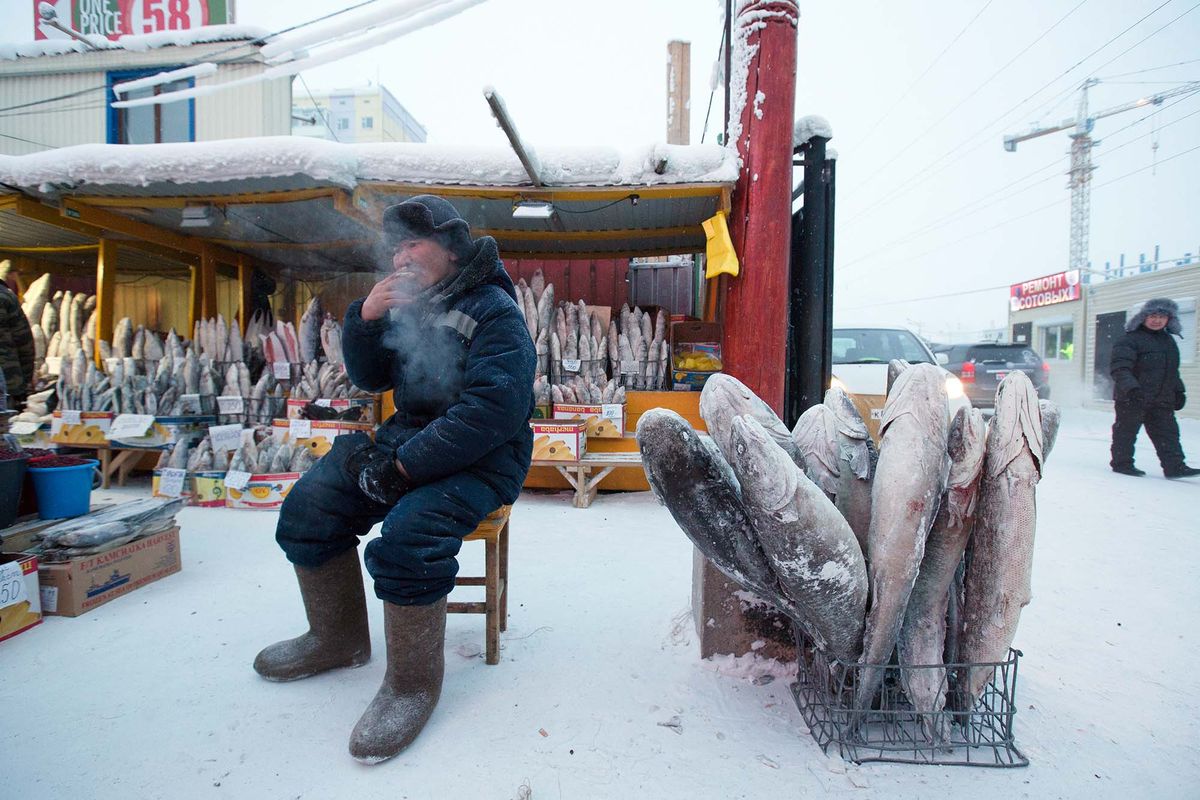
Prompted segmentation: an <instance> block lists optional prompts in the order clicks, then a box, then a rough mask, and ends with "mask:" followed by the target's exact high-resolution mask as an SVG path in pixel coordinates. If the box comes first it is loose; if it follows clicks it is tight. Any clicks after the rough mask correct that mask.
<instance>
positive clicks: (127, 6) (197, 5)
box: [33, 0, 233, 40]
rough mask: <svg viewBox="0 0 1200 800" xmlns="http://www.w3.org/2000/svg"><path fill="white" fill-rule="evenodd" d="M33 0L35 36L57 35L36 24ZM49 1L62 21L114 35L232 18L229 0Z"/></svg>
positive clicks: (186, 27) (94, 33)
mask: <svg viewBox="0 0 1200 800" xmlns="http://www.w3.org/2000/svg"><path fill="white" fill-rule="evenodd" d="M42 2H44V0H34V3H33V7H34V37H35V38H37V39H46V38H60V37H61V36H64V35H65V34H61V33H59V32H58V31H56V30H54V29H53V28H48V27H47V28H43V26H42V25H41V24H39V19H38V15H37V8H38V6H39V5H41V3H42ZM51 5H53V6H55V8H56V10H57V11H58V18H59V19H61V20H63V21H64V22H65V21H66V20H68V19H70V21H71V23H72V27H73V28H75V30H77V31H79V32H80V33H83V34H89V35H92V36H105V37H107V38H109V39H114V40H115V39H117V38H118V37H121V36H126V35H129V34H142V33H157V32H158V31H189V30H193V29H195V28H199V27H201V26H203V25H224V24H228V23H232V22H233V10H232V9H231V8H230V6H231V5H232V2H231V0H56V2H52V3H51Z"/></svg>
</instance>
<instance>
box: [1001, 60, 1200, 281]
mask: <svg viewBox="0 0 1200 800" xmlns="http://www.w3.org/2000/svg"><path fill="white" fill-rule="evenodd" d="M1098 83H1100V81H1099V80H1097V79H1096V78H1088V79H1087V80H1085V81H1084V82H1083V85H1082V86H1080V87H1079V108H1078V110H1077V111H1076V114H1075V116H1074V117H1073V118H1069V119H1065V120H1063V121H1062V122H1060V123H1059V124H1058V125H1052V126H1050V127H1047V128H1035V129H1033V130H1031V131H1029V132H1027V133H1021V134H1016V135H1013V136H1005V137H1004V149H1005V150H1007V151H1008V152H1010V153H1015V152H1016V150H1017V144H1019V143H1020V142H1024V141H1026V140H1028V139H1035V138H1037V137H1039V136H1045V135H1046V134H1050V133H1057V132H1059V131H1065V130H1070V131H1071V133H1070V134H1069V135H1070V137H1071V169H1070V172H1069V173H1068V175H1069V180H1068V181H1067V186H1068V187H1069V188H1070V189H1071V251H1070V258H1069V265H1068V269H1078V270H1086V269H1087V268H1088V229H1089V225H1090V223H1091V214H1092V172H1093V171H1094V170H1095V169H1096V168H1095V167H1094V166H1092V147H1093V146H1094V145H1096V144H1098V143H1097V142H1096V141H1095V140H1093V139H1092V129H1093V128H1094V127H1095V124H1096V120H1098V119H1103V118H1104V117H1111V116H1113V115H1115V114H1121V113H1123V112H1125V111H1132V110H1134V109H1138V108H1143V107H1145V106H1149V105H1155V106H1157V105H1161V104H1162V102H1163V101H1164V100H1166V99H1168V98H1170V97H1176V96H1178V95H1181V94H1191V93H1193V92H1197V91H1200V81H1194V82H1192V83H1187V84H1184V85H1183V86H1178V87H1176V88H1174V89H1169V90H1168V91H1165V92H1159V93H1158V94H1155V95H1151V96H1149V97H1142V98H1139V99H1137V100H1134V101H1132V102H1129V103H1123V104H1121V105H1119V106H1113V107H1112V108H1106V109H1104V110H1103V111H1098V112H1096V113H1095V114H1091V113H1089V112H1088V89H1090V88H1091V87H1093V86H1095V85H1096V84H1098Z"/></svg>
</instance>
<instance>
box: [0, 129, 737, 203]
mask: <svg viewBox="0 0 1200 800" xmlns="http://www.w3.org/2000/svg"><path fill="white" fill-rule="evenodd" d="M537 155H538V159H539V161H540V164H541V173H540V176H541V178H542V180H543V181H544V182H545V183H546V184H548V185H550V186H552V187H557V186H645V185H669V184H679V183H733V182H734V181H736V180H737V157H736V155H735V154H734V153H733V152H732V151H731V150H729V149H726V148H723V147H720V146H718V145H665V144H654V145H647V146H643V147H635V148H630V149H625V150H621V149H618V148H615V147H548V148H538V149H537ZM664 160H665V162H666V166H665V168H663V169H662V174H659V173H658V172H656V168H659V167H660V165H661V164H662V162H663V161H664ZM297 175H300V176H306V177H308V178H311V179H313V180H315V181H318V182H322V183H329V184H334V185H339V186H344V187H346V188H353V187H355V186H356V185H357V184H358V183H360V182H366V181H384V182H399V183H427V184H441V185H491V186H519V185H523V184H524V185H528V184H529V177H528V175H527V174H526V173H525V170H524V169H523V168H522V166H521V162H520V161H519V160H518V159H517V157H516V155H514V154H513V152H512V150H510V149H508V148H506V147H462V146H446V145H430V144H425V143H413V142H388V143H381V144H340V143H337V142H330V141H326V140H322V139H309V138H302V137H293V136H272V137H259V138H252V139H226V140H222V141H215V142H189V143H182V144H153V145H109V144H89V145H78V146H75V147H64V148H60V149H56V150H48V151H45V152H42V153H34V154H31V155H23V156H0V182H2V183H4V184H8V185H10V186H18V187H21V188H24V189H31V190H34V191H40V192H46V193H52V192H54V191H55V190H56V189H58V188H62V187H69V188H71V189H74V190H78V189H79V188H81V187H85V186H88V185H92V186H108V187H121V186H126V187H144V186H150V185H152V184H160V183H175V184H197V183H216V182H227V181H237V180H247V179H255V178H283V177H290V176H297Z"/></svg>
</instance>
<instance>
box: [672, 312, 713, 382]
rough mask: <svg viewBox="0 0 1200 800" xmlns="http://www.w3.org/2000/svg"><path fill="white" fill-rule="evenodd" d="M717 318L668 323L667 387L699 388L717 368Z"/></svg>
mask: <svg viewBox="0 0 1200 800" xmlns="http://www.w3.org/2000/svg"><path fill="white" fill-rule="evenodd" d="M721 333H722V331H721V324H720V323H719V322H693V321H686V322H673V323H671V388H672V389H675V390H676V391H685V392H686V391H699V390H700V389H703V388H704V384H705V382H707V381H708V379H709V378H710V377H712V376H713V375H716V374H717V373H718V372H720V371H721V369H722V367H723V364H722V361H721Z"/></svg>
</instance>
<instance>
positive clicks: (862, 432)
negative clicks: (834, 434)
mask: <svg viewBox="0 0 1200 800" xmlns="http://www.w3.org/2000/svg"><path fill="white" fill-rule="evenodd" d="M823 405H824V406H825V407H826V408H828V409H829V410H830V411H832V412H833V416H834V419H836V420H837V428H838V432H839V433H841V434H842V435H843V436H848V437H849V438H851V439H868V438H870V433H868V431H867V424H866V423H865V422H863V418H862V414H860V413H859V412H858V406H856V405H854V401H853V400H851V399H850V395H848V394H846V390H845V389H843V388H842V387H840V386H831V387H829V390H828V391H826V392H825V399H824V402H823Z"/></svg>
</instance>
